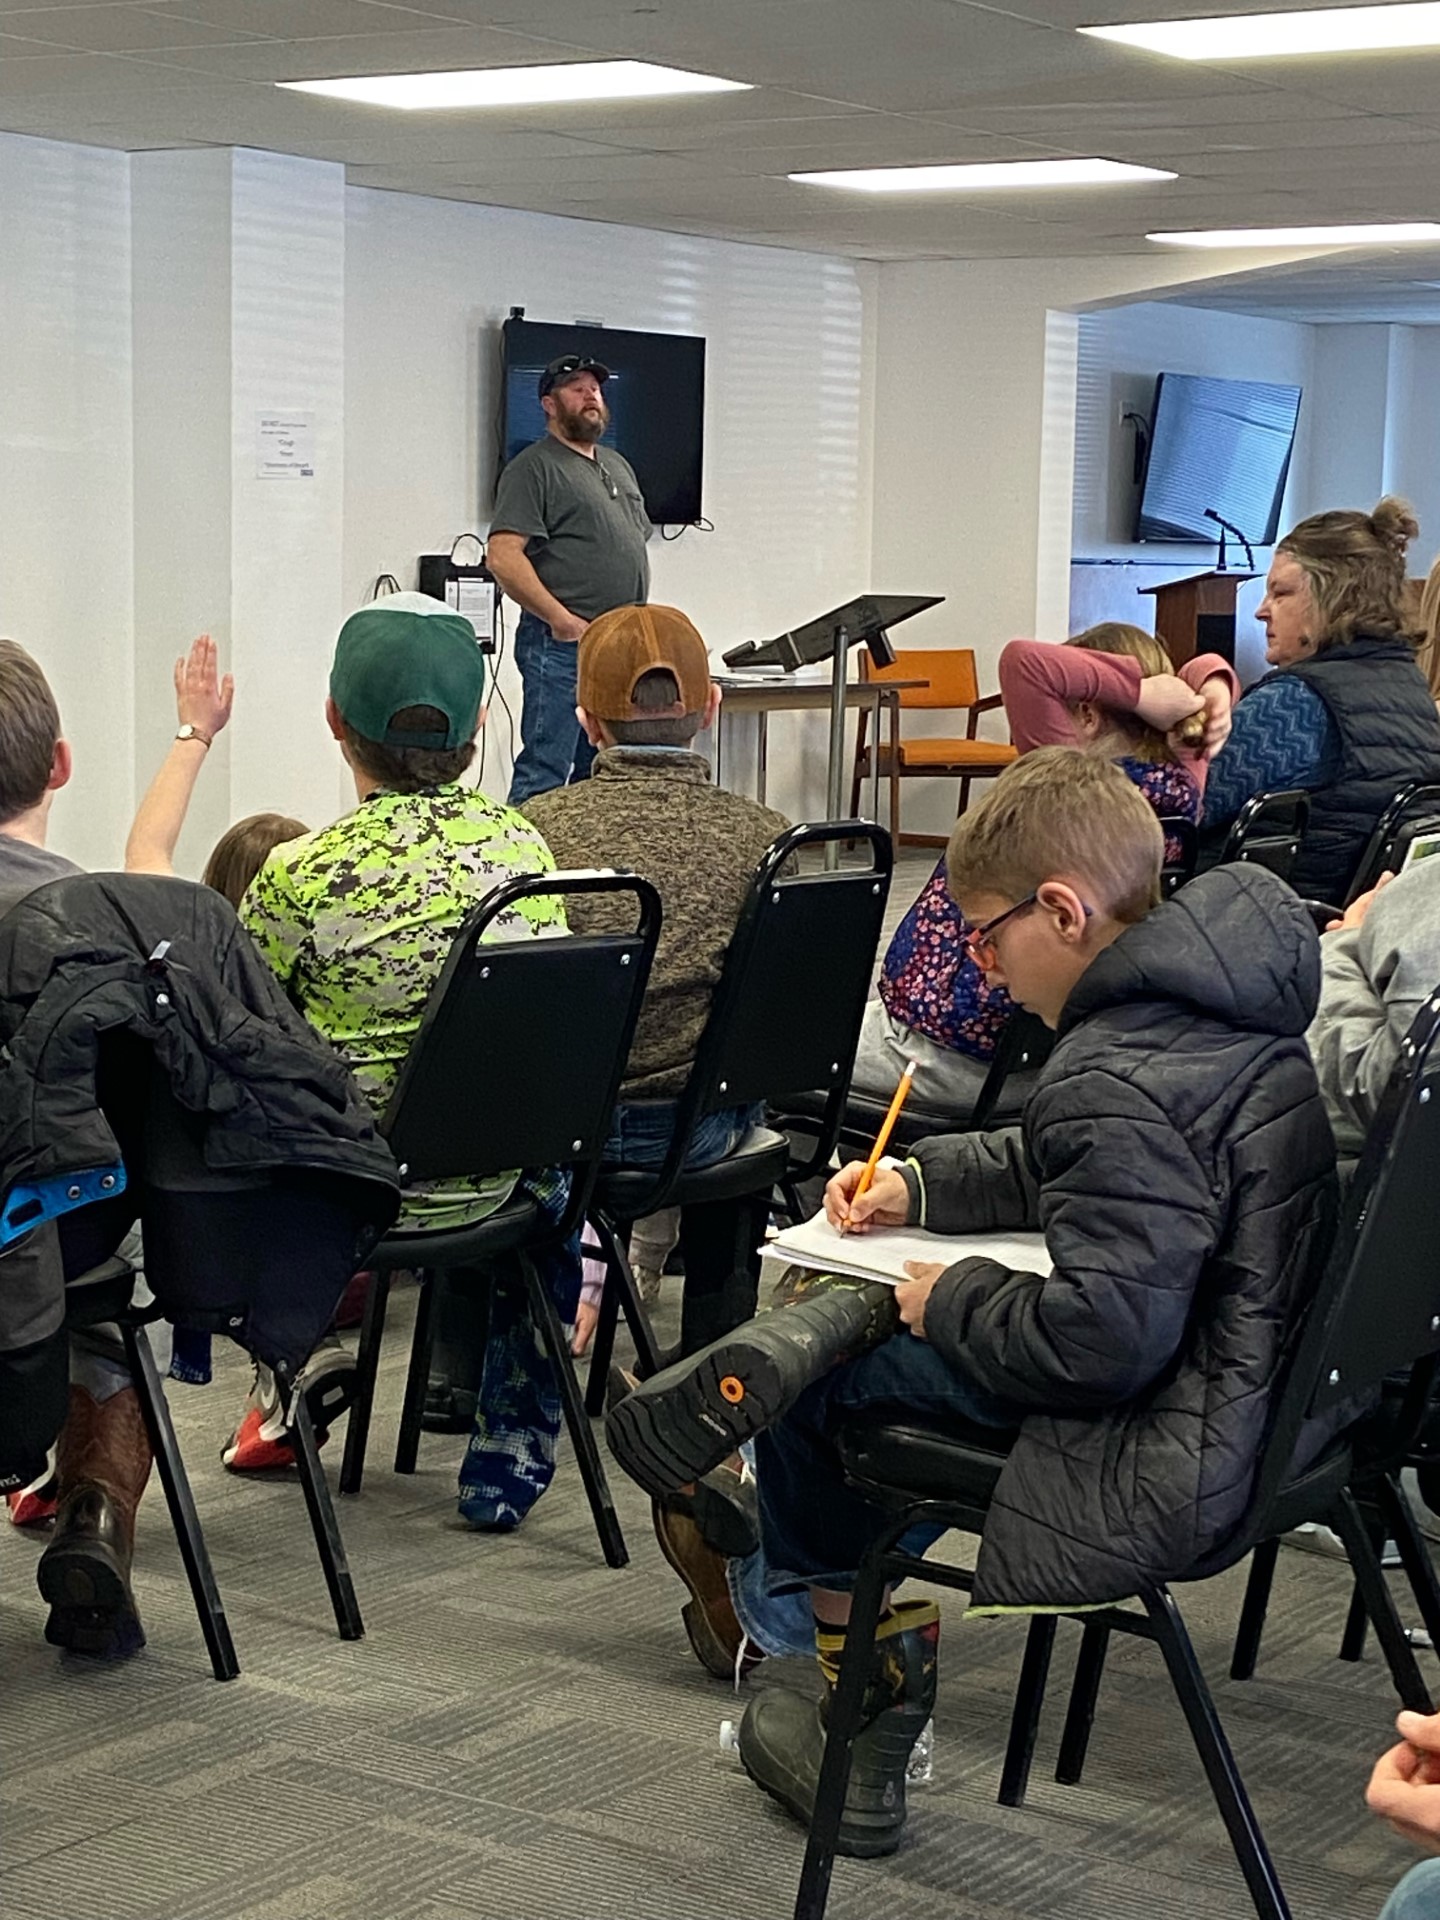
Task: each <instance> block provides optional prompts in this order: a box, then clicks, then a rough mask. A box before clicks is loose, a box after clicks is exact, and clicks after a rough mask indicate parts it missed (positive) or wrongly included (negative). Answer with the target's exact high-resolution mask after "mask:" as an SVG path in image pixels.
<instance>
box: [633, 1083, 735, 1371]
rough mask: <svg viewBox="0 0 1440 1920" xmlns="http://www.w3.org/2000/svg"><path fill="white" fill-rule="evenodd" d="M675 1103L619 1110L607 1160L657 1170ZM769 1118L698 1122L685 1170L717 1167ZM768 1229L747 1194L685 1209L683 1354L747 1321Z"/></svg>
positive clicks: (722, 1116) (722, 1115) (727, 1114)
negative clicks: (753, 1129) (759, 1248)
mask: <svg viewBox="0 0 1440 1920" xmlns="http://www.w3.org/2000/svg"><path fill="white" fill-rule="evenodd" d="M678 1104H679V1103H678V1102H677V1101H674V1100H646V1101H635V1102H633V1103H632V1104H630V1105H628V1106H619V1107H617V1108H616V1109H615V1117H614V1120H613V1121H612V1123H611V1128H610V1138H609V1139H608V1140H607V1141H606V1143H605V1153H604V1158H605V1159H606V1160H607V1161H611V1162H615V1163H618V1164H620V1165H623V1166H629V1167H658V1166H660V1165H661V1164H662V1162H663V1161H664V1159H665V1155H666V1154H667V1153H668V1152H669V1150H670V1141H671V1138H672V1136H673V1134H674V1132H675V1115H676V1112H677V1109H678ZM764 1118H765V1109H764V1108H763V1107H762V1106H758V1105H757V1106H749V1107H728V1108H725V1109H724V1110H723V1111H721V1112H719V1113H709V1114H706V1115H705V1117H704V1118H703V1119H702V1120H701V1121H700V1123H699V1124H698V1126H697V1127H696V1129H695V1134H694V1137H693V1139H692V1140H691V1142H690V1151H689V1153H688V1154H687V1155H686V1156H685V1165H686V1166H687V1167H696V1168H698V1167H713V1166H714V1164H715V1162H716V1161H717V1160H723V1159H724V1158H725V1157H726V1155H727V1154H731V1153H733V1152H734V1151H735V1149H736V1148H737V1147H738V1146H739V1145H740V1142H741V1141H742V1140H743V1139H744V1138H745V1136H746V1134H748V1133H749V1132H750V1131H751V1129H752V1128H754V1127H758V1126H759V1125H760V1124H761V1123H762V1121H763V1120H764ZM764 1230H765V1223H764V1219H763V1217H762V1216H761V1213H760V1207H759V1204H758V1203H757V1202H756V1201H755V1200H753V1199H750V1198H746V1199H739V1200H706V1201H702V1202H699V1203H692V1204H690V1205H688V1206H686V1207H684V1208H682V1210H681V1215H680V1251H681V1253H682V1254H683V1255H684V1257H685V1293H684V1297H683V1301H682V1304H681V1308H680V1353H679V1355H678V1356H677V1357H683V1356H684V1355H685V1354H689V1353H694V1352H696V1351H697V1350H698V1349H699V1348H700V1347H704V1346H708V1345H709V1343H710V1342H711V1341H712V1340H718V1339H719V1338H720V1336H721V1334H722V1333H729V1331H730V1330H731V1328H732V1327H738V1326H739V1325H740V1324H741V1322H742V1321H744V1320H748V1319H749V1318H750V1316H751V1314H753V1313H754V1311H755V1301H756V1295H757V1289H758V1286H759V1277H760V1261H759V1255H758V1253H757V1252H756V1248H758V1246H759V1244H760V1240H761V1236H762V1235H763V1233H764Z"/></svg>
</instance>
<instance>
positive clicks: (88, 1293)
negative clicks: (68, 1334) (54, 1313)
mask: <svg viewBox="0 0 1440 1920" xmlns="http://www.w3.org/2000/svg"><path fill="white" fill-rule="evenodd" d="M134 1291H135V1269H134V1268H133V1267H132V1266H131V1264H130V1262H129V1261H128V1260H121V1259H118V1258H117V1259H114V1260H107V1261H105V1262H104V1264H103V1265H102V1266H98V1267H94V1268H92V1269H91V1271H90V1272H89V1273H82V1274H79V1275H78V1276H77V1277H76V1278H75V1279H74V1280H67V1281H66V1283H65V1325H66V1326H67V1327H68V1328H71V1329H72V1330H74V1329H78V1328H81V1327H98V1326H101V1325H103V1324H104V1323H105V1322H106V1321H108V1320H118V1319H119V1317H120V1315H121V1314H122V1313H124V1312H125V1311H126V1309H127V1308H128V1307H129V1305H130V1300H131V1296H132V1295H133V1293H134ZM150 1317H151V1318H154V1317H155V1316H154V1315H151V1316H150Z"/></svg>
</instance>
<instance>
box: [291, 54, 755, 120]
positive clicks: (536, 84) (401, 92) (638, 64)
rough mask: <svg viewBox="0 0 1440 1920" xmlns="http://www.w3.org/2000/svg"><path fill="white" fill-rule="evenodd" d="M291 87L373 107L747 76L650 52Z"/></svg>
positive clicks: (737, 85) (513, 99)
mask: <svg viewBox="0 0 1440 1920" xmlns="http://www.w3.org/2000/svg"><path fill="white" fill-rule="evenodd" d="M276 85H277V86H281V87H285V88H286V89H288V91H290V92H291V93H318V94H323V95H325V96H327V97H328V98H330V99H332V100H358V101H359V102H360V103H361V104H362V105H364V106H369V107H399V108H402V109H404V110H405V111H407V112H416V111H419V110H422V109H425V108H429V109H431V110H437V109H438V110H445V109H449V110H450V111H452V112H453V111H456V110H458V109H460V108H463V107H539V106H555V105H565V104H567V103H569V102H572V101H586V100H654V99H659V98H661V97H662V96H664V95H666V94H680V93H744V92H748V91H749V90H750V83H749V82H748V81H746V80H721V79H719V78H718V77H717V76H716V75H715V74H713V73H686V72H684V71H683V70H682V69H681V68H679V67H657V66H653V65H652V64H651V63H650V62H649V61H648V60H580V61H574V62H571V63H569V64H567V65H565V66H563V67H477V68H474V69H470V70H466V71H463V72H457V73H375V74H362V75H360V76H359V77H358V78H356V79H354V80H280V81H277V82H276Z"/></svg>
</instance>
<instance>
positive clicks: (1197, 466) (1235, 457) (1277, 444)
mask: <svg viewBox="0 0 1440 1920" xmlns="http://www.w3.org/2000/svg"><path fill="white" fill-rule="evenodd" d="M1299 415H1300V388H1299V387H1282V386H1275V385H1272V384H1271V383H1270V382H1268V381H1264V380H1211V379H1206V378H1204V377H1202V376H1201V375H1199V374H1193V373H1162V374H1161V375H1160V377H1159V379H1158V380H1157V381H1156V382H1155V406H1154V409H1153V411H1152V413H1151V416H1150V452H1149V457H1148V459H1147V461H1146V466H1145V485H1144V488H1143V490H1142V492H1141V495H1140V511H1139V515H1138V518H1137V520H1136V526H1135V538H1136V539H1137V540H1204V541H1206V542H1207V543H1209V542H1211V541H1213V540H1215V538H1216V537H1217V534H1218V531H1219V530H1218V528H1217V527H1216V525H1215V522H1214V521H1213V520H1207V519H1206V518H1205V509H1206V508H1207V507H1210V508H1212V509H1213V510H1214V511H1215V512H1216V513H1218V514H1219V515H1220V517H1221V519H1223V520H1229V521H1231V522H1232V523H1233V524H1234V525H1235V526H1237V527H1238V528H1239V529H1240V531H1241V533H1243V534H1244V536H1245V538H1246V539H1247V540H1248V541H1249V542H1250V543H1251V545H1252V546H1257V547H1268V546H1272V545H1273V544H1274V541H1275V536H1276V534H1277V532H1278V531H1279V520H1280V502H1281V499H1282V497H1283V495H1284V492H1285V476H1286V475H1287V474H1288V473H1289V471H1290V454H1291V450H1292V448H1293V447H1294V445H1295V422H1296V420H1297V419H1298V418H1299Z"/></svg>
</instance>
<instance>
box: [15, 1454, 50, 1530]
mask: <svg viewBox="0 0 1440 1920" xmlns="http://www.w3.org/2000/svg"><path fill="white" fill-rule="evenodd" d="M59 1498H60V1495H59V1485H58V1482H57V1481H56V1478H55V1469H54V1466H53V1465H51V1464H49V1463H47V1465H46V1468H45V1471H44V1472H43V1473H42V1474H41V1475H40V1477H39V1478H38V1479H37V1480H32V1481H31V1482H30V1484H29V1486H28V1487H17V1488H16V1489H15V1491H14V1492H13V1493H7V1494H6V1496H5V1506H6V1509H7V1511H8V1513H9V1515H10V1524H11V1526H12V1527H48V1526H49V1525H50V1523H51V1521H52V1520H53V1519H54V1518H55V1509H56V1507H57V1506H58V1505H59Z"/></svg>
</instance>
